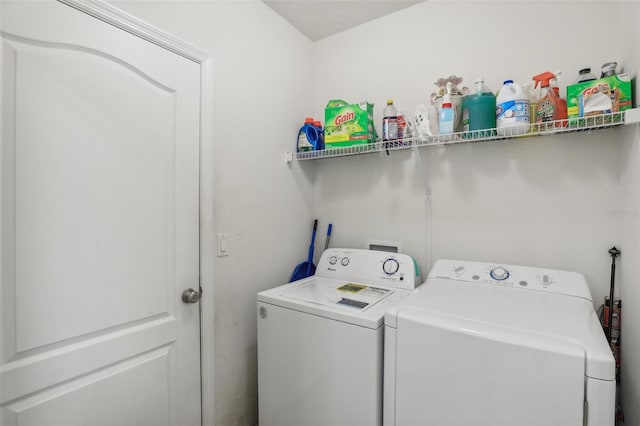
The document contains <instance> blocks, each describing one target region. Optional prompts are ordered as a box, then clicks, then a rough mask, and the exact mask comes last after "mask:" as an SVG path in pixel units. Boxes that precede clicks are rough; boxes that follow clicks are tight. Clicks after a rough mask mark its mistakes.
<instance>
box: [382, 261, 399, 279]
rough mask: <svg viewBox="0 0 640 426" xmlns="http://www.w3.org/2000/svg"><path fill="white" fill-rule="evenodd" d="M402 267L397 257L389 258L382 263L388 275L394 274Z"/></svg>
mask: <svg viewBox="0 0 640 426" xmlns="http://www.w3.org/2000/svg"><path fill="white" fill-rule="evenodd" d="M398 269H400V264H399V263H398V261H397V260H395V259H387V260H385V261H384V263H383V264H382V270H383V271H384V273H385V274H387V275H393V274H395V273H396V272H398Z"/></svg>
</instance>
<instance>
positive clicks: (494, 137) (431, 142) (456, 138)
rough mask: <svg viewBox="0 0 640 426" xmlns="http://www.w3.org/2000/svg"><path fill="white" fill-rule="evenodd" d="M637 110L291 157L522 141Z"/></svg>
mask: <svg viewBox="0 0 640 426" xmlns="http://www.w3.org/2000/svg"><path fill="white" fill-rule="evenodd" d="M639 111H640V109H638V108H635V109H632V110H626V111H622V112H615V113H610V114H601V115H593V116H589V117H582V118H578V117H574V118H569V119H566V120H557V121H549V122H545V123H536V124H531V125H530V126H529V129H528V131H526V132H523V131H522V130H519V129H514V128H507V129H500V130H498V129H485V130H475V131H471V132H458V133H453V134H450V135H439V136H424V137H413V138H405V139H402V140H391V141H380V140H378V141H376V142H375V143H367V144H361V145H353V146H348V147H340V148H329V149H324V150H319V151H305V152H297V153H295V154H293V155H292V156H291V157H293V158H295V159H296V160H318V159H322V158H334V157H344V156H349V155H360V154H371V153H376V152H389V151H398V150H405V149H411V148H416V147H422V146H443V145H453V144H462V143H474V142H487V141H498V140H509V139H524V138H529V137H533V136H546V135H557V134H562V133H576V132H588V131H592V130H598V129H605V128H609V127H615V126H620V125H623V124H632V123H638V122H640V113H639Z"/></svg>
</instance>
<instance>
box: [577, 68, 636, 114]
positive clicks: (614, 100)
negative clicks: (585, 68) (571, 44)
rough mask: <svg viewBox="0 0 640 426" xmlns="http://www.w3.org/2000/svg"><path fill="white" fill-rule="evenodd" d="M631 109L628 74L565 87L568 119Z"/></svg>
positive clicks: (629, 78)
mask: <svg viewBox="0 0 640 426" xmlns="http://www.w3.org/2000/svg"><path fill="white" fill-rule="evenodd" d="M632 107H633V102H632V91H631V77H630V75H629V74H628V73H624V74H620V75H612V76H610V77H604V78H600V79H598V80H592V81H585V82H583V83H577V84H572V85H569V86H567V115H568V116H569V118H576V117H589V116H592V115H599V114H609V113H614V112H620V111H624V110H627V109H631V108H632Z"/></svg>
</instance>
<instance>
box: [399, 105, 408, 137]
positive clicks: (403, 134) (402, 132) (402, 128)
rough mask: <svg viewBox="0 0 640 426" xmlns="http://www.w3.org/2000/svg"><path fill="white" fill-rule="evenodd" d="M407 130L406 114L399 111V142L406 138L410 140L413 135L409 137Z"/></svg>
mask: <svg viewBox="0 0 640 426" xmlns="http://www.w3.org/2000/svg"><path fill="white" fill-rule="evenodd" d="M406 128H407V120H406V119H405V118H404V112H402V111H400V110H398V140H399V141H402V140H404V138H410V137H411V135H407V132H406V131H405V130H406Z"/></svg>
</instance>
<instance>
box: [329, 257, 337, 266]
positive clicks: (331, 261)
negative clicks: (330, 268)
mask: <svg viewBox="0 0 640 426" xmlns="http://www.w3.org/2000/svg"><path fill="white" fill-rule="evenodd" d="M337 261H338V257H337V256H331V257H330V258H329V263H330V264H331V265H335V264H336V262H337Z"/></svg>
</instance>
